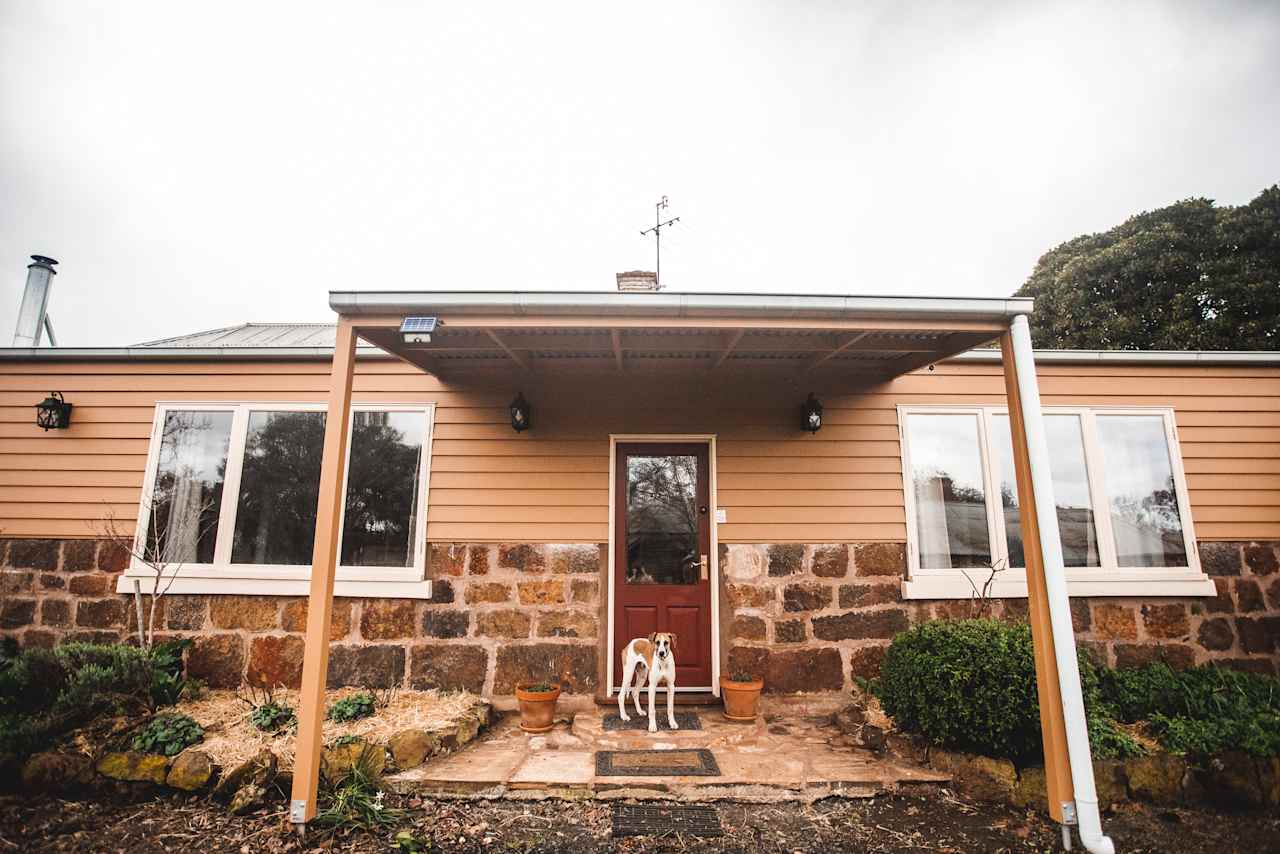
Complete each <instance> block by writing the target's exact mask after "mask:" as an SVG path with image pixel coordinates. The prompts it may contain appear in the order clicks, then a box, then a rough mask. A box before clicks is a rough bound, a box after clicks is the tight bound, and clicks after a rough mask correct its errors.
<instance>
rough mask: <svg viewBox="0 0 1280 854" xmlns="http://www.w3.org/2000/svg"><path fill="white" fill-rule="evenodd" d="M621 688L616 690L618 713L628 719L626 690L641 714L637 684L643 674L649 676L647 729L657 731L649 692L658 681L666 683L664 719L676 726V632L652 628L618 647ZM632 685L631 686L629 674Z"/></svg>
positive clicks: (650, 692)
mask: <svg viewBox="0 0 1280 854" xmlns="http://www.w3.org/2000/svg"><path fill="white" fill-rule="evenodd" d="M622 674H623V676H622V690H621V691H619V692H618V717H620V718H622V719H623V720H624V721H629V720H631V718H629V717H627V691H628V690H631V692H632V693H631V696H632V699H633V700H635V704H636V714H638V715H639V716H640V717H644V716H645V712H644V709H643V708H641V706H640V686H641V685H642V684H643V683H644V680H645V677H648V679H649V732H657V731H658V718H657V715H655V714H654V711H653V695H654V694H655V693H656V692H657V690H658V683H659V682H661V681H663V680H666V683H667V723H668V724H670V725H671V728H672V729H680V727H678V726H676V713H675V694H676V636H675V635H674V634H671V633H670V632H655V633H653V634H651V635H649V637H647V638H635V639H634V640H632V641H631V642H630V643H628V644H627V645H626V647H624V648H623V650H622ZM633 677H634V678H635V685H634V687H633V686H632V678H633Z"/></svg>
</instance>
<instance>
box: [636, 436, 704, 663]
mask: <svg viewBox="0 0 1280 854" xmlns="http://www.w3.org/2000/svg"><path fill="white" fill-rule="evenodd" d="M617 455H618V456H617V460H616V468H615V471H616V473H617V474H616V480H617V482H616V483H615V484H614V489H615V491H616V496H615V501H614V504H615V513H616V514H617V515H616V517H615V519H614V544H613V548H614V573H615V576H614V605H613V607H614V641H613V673H614V677H613V682H614V687H615V688H617V687H619V684H620V683H621V681H622V663H621V662H622V658H621V654H622V648H623V647H625V646H626V645H627V643H628V642H630V641H631V639H632V638H637V637H645V636H647V635H648V634H649V633H650V632H673V633H674V634H675V635H676V683H677V686H678V687H688V688H693V687H698V688H707V687H709V686H710V685H711V572H710V567H711V563H710V560H711V516H710V506H709V503H710V502H709V494H710V490H709V486H708V482H707V446H706V445H705V444H692V443H690V444H684V443H679V444H676V443H662V444H650V443H634V444H619V445H618V446H617Z"/></svg>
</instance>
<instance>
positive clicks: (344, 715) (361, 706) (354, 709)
mask: <svg viewBox="0 0 1280 854" xmlns="http://www.w3.org/2000/svg"><path fill="white" fill-rule="evenodd" d="M375 709H376V704H375V703H374V700H373V695H372V694H369V693H366V692H363V691H362V692H360V693H359V694H352V695H351V696H349V697H343V698H342V699H341V700H335V701H334V703H333V705H332V706H330V707H329V716H328V717H329V720H331V721H334V722H336V723H345V722H347V721H354V720H359V719H360V718H367V717H369V716H370V715H372V714H373V713H374V711H375Z"/></svg>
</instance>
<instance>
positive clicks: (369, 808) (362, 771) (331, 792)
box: [315, 695, 404, 830]
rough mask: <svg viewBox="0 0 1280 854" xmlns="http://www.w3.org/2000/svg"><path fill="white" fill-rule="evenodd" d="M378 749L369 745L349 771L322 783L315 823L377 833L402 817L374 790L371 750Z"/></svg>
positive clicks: (375, 776) (402, 813)
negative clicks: (385, 803)
mask: <svg viewBox="0 0 1280 854" xmlns="http://www.w3.org/2000/svg"><path fill="white" fill-rule="evenodd" d="M357 696H359V695H357ZM366 696H367V695H366ZM378 749H380V748H376V747H374V746H373V745H370V746H369V747H368V748H367V749H366V750H364V751H362V752H361V754H360V755H359V756H358V757H357V758H356V761H355V762H354V763H352V765H351V769H350V770H349V771H347V772H346V773H345V774H343V775H342V776H341V777H339V778H338V779H336V780H324V781H322V782H323V783H324V784H325V785H324V786H322V788H321V791H320V797H319V803H318V807H319V811H318V812H317V813H316V817H315V823H316V824H318V825H322V826H327V827H342V828H359V829H361V830H377V829H379V828H382V827H387V826H390V825H394V824H397V823H398V822H400V821H401V820H402V819H403V818H404V812H403V811H401V810H397V809H391V808H390V807H387V806H384V805H383V793H382V791H381V790H380V789H379V788H378V782H377V781H378V775H377V772H376V771H375V770H374V751H375V750H378Z"/></svg>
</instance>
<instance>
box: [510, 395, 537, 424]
mask: <svg viewBox="0 0 1280 854" xmlns="http://www.w3.org/2000/svg"><path fill="white" fill-rule="evenodd" d="M509 409H510V410H511V429H513V430H515V431H516V432H517V433H523V432H524V431H525V430H528V429H529V428H530V427H532V426H533V408H532V407H531V406H529V401H527V400H525V399H524V392H521V393H520V394H517V395H516V399H515V400H513V401H511V406H510V407H509Z"/></svg>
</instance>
